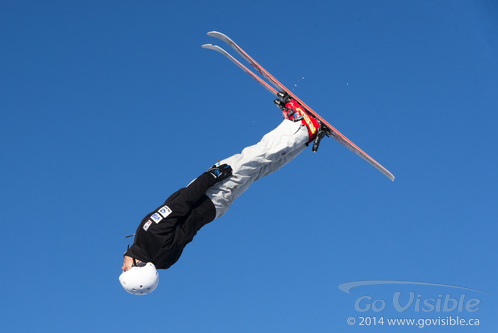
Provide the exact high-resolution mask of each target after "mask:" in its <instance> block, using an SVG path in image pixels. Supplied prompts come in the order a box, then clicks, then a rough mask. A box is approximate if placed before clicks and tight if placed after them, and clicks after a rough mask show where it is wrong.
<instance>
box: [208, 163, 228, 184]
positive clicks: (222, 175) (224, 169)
mask: <svg viewBox="0 0 498 333" xmlns="http://www.w3.org/2000/svg"><path fill="white" fill-rule="evenodd" d="M206 172H207V173H209V174H210V175H212V176H213V177H214V178H215V179H216V182H219V181H222V180H223V179H227V178H228V177H230V176H231V175H232V167H231V166H229V165H228V164H222V165H218V166H216V165H213V166H212V167H211V168H209V170H208V171H206Z"/></svg>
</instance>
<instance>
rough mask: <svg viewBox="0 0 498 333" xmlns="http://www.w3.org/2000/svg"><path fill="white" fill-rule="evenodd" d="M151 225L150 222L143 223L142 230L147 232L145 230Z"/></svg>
mask: <svg viewBox="0 0 498 333" xmlns="http://www.w3.org/2000/svg"><path fill="white" fill-rule="evenodd" d="M151 224H152V221H151V220H148V221H147V222H145V224H144V230H145V231H147V229H149V227H150V225H151Z"/></svg>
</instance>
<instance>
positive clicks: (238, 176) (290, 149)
mask: <svg viewBox="0 0 498 333" xmlns="http://www.w3.org/2000/svg"><path fill="white" fill-rule="evenodd" d="M308 140H309V136H308V129H307V128H306V126H304V125H302V124H301V122H292V121H290V120H284V121H283V122H282V123H281V124H280V125H279V126H278V127H277V128H275V129H274V130H273V131H271V132H270V133H268V134H266V135H265V136H264V137H263V138H262V139H261V141H260V142H258V143H257V144H255V145H253V146H250V147H247V148H245V149H244V150H242V152H241V153H240V154H236V155H233V156H231V157H229V158H227V159H224V160H223V161H220V164H225V163H226V164H228V165H230V166H231V167H232V170H233V175H232V177H230V178H228V179H226V180H224V181H221V182H219V183H217V184H215V185H213V186H211V187H210V188H209V189H208V190H207V191H206V195H207V196H208V197H209V199H211V201H212V202H213V204H214V206H215V208H216V218H218V217H220V216H222V215H223V214H225V213H226V211H227V210H228V208H229V207H230V205H231V204H232V202H233V201H234V200H235V199H237V198H238V197H239V196H240V195H241V194H242V193H243V192H244V191H245V190H247V189H248V188H249V186H250V185H251V184H252V183H253V182H255V181H256V180H258V179H260V178H261V177H264V176H267V175H269V174H271V173H272V172H275V171H277V170H278V169H280V168H281V167H282V166H284V165H285V164H287V163H289V162H290V161H292V160H293V159H294V157H296V156H297V155H299V153H301V152H302V151H303V150H304V149H305V148H306V143H307V142H308Z"/></svg>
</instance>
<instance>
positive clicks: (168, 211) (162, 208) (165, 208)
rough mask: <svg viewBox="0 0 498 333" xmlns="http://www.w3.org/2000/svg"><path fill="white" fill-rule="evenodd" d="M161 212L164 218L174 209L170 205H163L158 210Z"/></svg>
mask: <svg viewBox="0 0 498 333" xmlns="http://www.w3.org/2000/svg"><path fill="white" fill-rule="evenodd" d="M158 212H159V214H161V215H162V216H163V217H164V218H166V217H168V215H169V214H171V212H172V210H171V208H169V207H168V206H163V207H161V208H159V210H158Z"/></svg>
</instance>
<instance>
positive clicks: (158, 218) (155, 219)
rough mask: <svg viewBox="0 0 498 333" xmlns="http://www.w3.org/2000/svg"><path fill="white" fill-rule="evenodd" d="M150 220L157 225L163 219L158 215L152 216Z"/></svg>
mask: <svg viewBox="0 0 498 333" xmlns="http://www.w3.org/2000/svg"><path fill="white" fill-rule="evenodd" d="M150 218H151V219H152V221H154V222H156V223H159V222H160V221H161V220H162V219H163V217H162V216H161V215H159V214H158V213H154V214H152V216H151V217H150Z"/></svg>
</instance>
